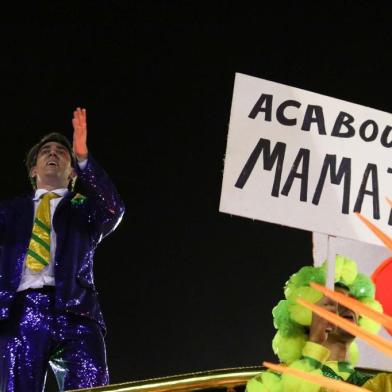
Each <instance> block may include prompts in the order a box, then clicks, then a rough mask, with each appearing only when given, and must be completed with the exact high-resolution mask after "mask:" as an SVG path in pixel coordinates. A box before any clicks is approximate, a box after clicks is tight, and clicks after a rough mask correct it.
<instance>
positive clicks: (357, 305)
mask: <svg viewBox="0 0 392 392" xmlns="http://www.w3.org/2000/svg"><path fill="white" fill-rule="evenodd" d="M310 286H311V287H313V288H314V289H316V290H317V291H320V292H321V293H323V294H324V295H325V296H326V297H329V298H331V299H333V300H335V301H336V302H338V303H340V304H342V305H344V306H345V307H346V308H349V309H351V310H353V311H354V312H355V313H359V314H361V315H362V316H366V317H368V318H369V319H372V320H373V321H375V322H377V323H379V324H381V325H383V326H384V327H385V328H388V329H392V317H390V316H388V315H386V314H384V313H381V312H378V311H377V310H374V309H372V308H370V307H369V306H366V305H364V304H363V303H361V302H360V301H358V300H356V299H355V298H351V297H349V296H347V295H344V294H342V293H339V292H337V291H332V290H330V289H329V288H327V287H325V286H321V285H319V284H317V283H315V282H311V283H310Z"/></svg>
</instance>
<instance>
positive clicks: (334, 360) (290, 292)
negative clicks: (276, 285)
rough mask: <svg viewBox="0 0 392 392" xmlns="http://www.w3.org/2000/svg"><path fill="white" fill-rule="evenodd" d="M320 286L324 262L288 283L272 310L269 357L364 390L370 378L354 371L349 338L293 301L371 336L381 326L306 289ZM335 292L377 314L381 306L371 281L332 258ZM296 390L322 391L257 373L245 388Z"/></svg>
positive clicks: (305, 269) (272, 391) (354, 267)
mask: <svg viewBox="0 0 392 392" xmlns="http://www.w3.org/2000/svg"><path fill="white" fill-rule="evenodd" d="M325 281H326V263H324V264H323V265H322V266H321V267H312V266H306V267H302V268H301V269H300V270H299V271H298V272H297V273H295V274H293V275H292V276H291V277H290V278H289V280H288V281H287V283H286V285H285V288H284V295H285V299H283V300H281V301H280V302H279V303H278V304H277V306H275V307H274V309H273V311H272V315H273V319H274V326H275V328H276V329H277V332H276V335H275V337H274V339H273V341H272V347H273V350H274V353H275V354H276V355H277V356H278V357H279V360H280V362H282V363H284V364H286V365H288V366H291V367H293V368H296V369H300V370H303V371H307V372H310V373H314V374H320V375H321V374H322V375H324V376H327V377H331V378H334V379H337V380H344V381H346V382H349V383H352V384H355V385H359V386H361V385H364V384H365V383H366V382H367V381H368V380H369V379H370V378H371V377H372V376H371V375H368V374H364V373H361V372H359V371H357V370H355V368H354V366H355V364H356V362H357V360H358V347H357V344H356V343H355V341H354V336H352V335H350V334H349V333H347V332H346V331H344V330H342V329H340V328H338V327H335V326H334V325H333V324H331V323H329V322H328V321H326V320H324V319H323V318H321V317H319V316H317V315H315V314H313V315H312V312H311V311H310V310H308V309H306V308H305V307H303V306H301V305H299V304H297V303H296V299H297V298H303V299H305V300H307V301H308V302H312V303H318V304H319V305H321V306H323V307H325V308H327V309H328V310H331V311H334V312H337V313H339V315H340V316H341V317H344V318H346V319H349V320H351V321H352V322H354V323H357V324H359V325H360V326H361V327H362V328H365V329H366V330H367V331H369V332H372V333H377V332H378V331H379V328H380V325H379V324H377V323H376V322H374V321H372V320H370V319H368V318H366V317H362V316H358V315H357V314H355V313H354V312H353V311H351V310H350V309H347V308H345V307H344V306H341V305H337V304H336V303H335V302H334V301H332V300H330V299H328V298H326V297H324V296H323V295H322V294H321V293H319V292H318V291H317V290H314V289H313V288H311V287H310V286H309V284H310V282H316V283H319V284H322V285H324V284H325ZM335 290H337V291H340V292H343V293H345V294H347V295H350V296H352V297H354V298H356V299H358V300H359V301H361V302H362V303H364V304H366V305H368V306H370V307H371V308H373V309H375V310H378V311H382V307H381V305H380V303H379V302H378V301H376V300H375V287H374V284H373V283H372V281H371V279H370V278H369V277H367V276H366V275H364V274H361V273H358V270H357V264H356V263H355V261H353V260H351V259H349V258H347V257H344V256H337V257H336V265H335ZM297 391H301V392H319V391H320V392H321V391H323V389H322V388H321V387H319V386H317V385H315V384H312V383H309V382H308V381H305V380H302V379H300V378H297V377H293V376H290V375H286V374H285V375H280V374H277V373H274V372H272V371H264V372H262V373H260V374H258V375H257V376H256V377H254V378H253V379H251V380H250V381H249V382H248V383H247V388H246V392H297Z"/></svg>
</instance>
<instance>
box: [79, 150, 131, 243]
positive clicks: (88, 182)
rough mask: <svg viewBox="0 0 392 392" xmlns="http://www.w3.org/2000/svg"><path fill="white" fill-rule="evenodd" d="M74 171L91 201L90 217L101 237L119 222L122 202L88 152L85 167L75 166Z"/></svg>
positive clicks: (104, 173) (103, 171) (122, 212)
mask: <svg viewBox="0 0 392 392" xmlns="http://www.w3.org/2000/svg"><path fill="white" fill-rule="evenodd" d="M76 171H77V175H78V181H80V183H81V185H82V187H83V191H84V192H85V194H86V197H87V198H88V199H90V201H91V203H90V205H91V211H90V215H91V217H90V218H91V220H92V221H93V222H94V224H95V225H96V226H97V228H98V230H99V231H100V234H101V237H102V238H103V237H105V236H107V235H108V234H109V233H111V232H112V231H113V230H114V229H115V228H116V227H117V225H118V224H119V223H120V221H121V219H122V217H123V215H124V211H125V206H124V203H123V201H122V200H121V197H120V195H119V194H118V192H117V189H116V187H115V185H114V184H113V183H112V181H111V180H110V178H109V176H108V175H107V174H106V172H105V170H103V169H102V168H101V167H100V166H99V165H98V163H97V162H96V161H95V160H94V158H93V157H92V156H91V154H90V153H89V156H88V161H87V165H86V167H85V168H84V169H83V170H81V169H80V168H79V167H77V168H76Z"/></svg>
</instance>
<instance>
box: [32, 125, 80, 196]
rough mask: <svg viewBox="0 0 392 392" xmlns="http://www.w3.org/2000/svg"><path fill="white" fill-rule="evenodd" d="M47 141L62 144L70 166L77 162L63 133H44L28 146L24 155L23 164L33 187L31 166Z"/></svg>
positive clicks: (34, 184) (33, 179)
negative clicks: (32, 144)
mask: <svg viewBox="0 0 392 392" xmlns="http://www.w3.org/2000/svg"><path fill="white" fill-rule="evenodd" d="M49 142H56V143H59V144H61V145H63V146H64V147H65V148H66V149H67V150H68V152H69V155H70V157H71V166H72V167H75V166H76V162H77V161H76V156H75V153H74V152H73V149H72V146H71V143H70V142H69V140H68V139H67V138H66V137H65V136H64V135H62V134H61V133H58V132H52V133H49V134H48V135H45V136H44V137H43V138H42V139H41V140H40V141H39V142H38V143H37V144H35V145H34V146H33V147H31V148H30V150H29V152H28V153H27V155H26V160H25V165H26V169H27V174H28V176H29V179H30V182H31V185H32V186H33V188H34V189H36V188H37V186H36V181H35V178H33V177H31V175H30V172H31V169H32V167H33V166H35V165H36V164H37V157H38V153H39V150H40V149H41V147H42V146H43V145H44V144H46V143H49ZM70 186H71V185H70Z"/></svg>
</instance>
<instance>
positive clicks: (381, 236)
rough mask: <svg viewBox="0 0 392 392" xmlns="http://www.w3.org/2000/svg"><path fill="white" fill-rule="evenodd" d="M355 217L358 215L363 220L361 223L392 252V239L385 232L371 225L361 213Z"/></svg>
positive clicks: (357, 213)
mask: <svg viewBox="0 0 392 392" xmlns="http://www.w3.org/2000/svg"><path fill="white" fill-rule="evenodd" d="M355 215H357V217H358V218H359V219H361V221H362V222H363V223H365V225H366V226H367V227H368V228H369V229H370V230H371V231H372V232H373V233H374V234H375V235H376V236H377V237H378V238H379V239H380V240H381V241H382V242H383V243H384V244H385V246H386V247H387V248H389V249H390V250H392V238H391V237H389V236H388V235H387V234H385V233H384V232H383V231H381V230H380V229H379V228H378V227H377V226H375V225H373V223H371V222H370V221H369V220H367V219H366V218H365V217H364V216H363V215H361V214H360V213H359V212H356V213H355Z"/></svg>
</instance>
